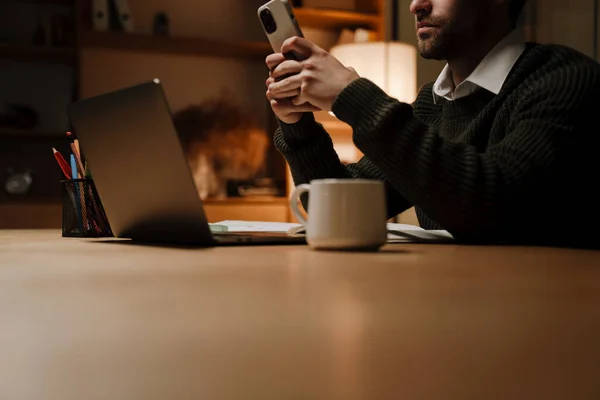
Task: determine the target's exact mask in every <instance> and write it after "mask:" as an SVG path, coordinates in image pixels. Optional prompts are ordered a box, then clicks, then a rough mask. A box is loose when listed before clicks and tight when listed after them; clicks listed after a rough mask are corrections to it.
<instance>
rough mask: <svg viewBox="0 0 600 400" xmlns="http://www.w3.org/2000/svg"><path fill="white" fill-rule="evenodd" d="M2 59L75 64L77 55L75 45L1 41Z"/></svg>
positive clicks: (0, 57) (0, 52)
mask: <svg viewBox="0 0 600 400" xmlns="http://www.w3.org/2000/svg"><path fill="white" fill-rule="evenodd" d="M0 59H9V60H12V61H22V62H33V63H47V64H66V65H74V64H75V62H76V59H77V56H76V53H75V49H74V48H73V47H66V46H65V47H58V46H34V45H25V44H23V45H21V44H6V43H0Z"/></svg>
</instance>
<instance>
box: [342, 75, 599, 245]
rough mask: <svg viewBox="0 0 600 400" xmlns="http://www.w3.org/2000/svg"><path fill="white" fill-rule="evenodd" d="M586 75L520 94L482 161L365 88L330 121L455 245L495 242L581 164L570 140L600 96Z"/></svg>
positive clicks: (550, 80)
mask: <svg viewBox="0 0 600 400" xmlns="http://www.w3.org/2000/svg"><path fill="white" fill-rule="evenodd" d="M588 69H589V70H588V71H580V72H582V75H584V76H583V77H581V78H578V81H577V82H574V80H573V79H569V78H572V75H569V71H568V70H567V69H566V68H565V69H564V70H560V71H555V72H553V73H551V74H548V75H546V76H544V77H543V78H540V80H539V82H536V83H535V84H533V85H531V87H529V88H526V89H524V94H523V96H522V97H521V99H522V101H520V102H519V103H520V104H517V106H516V107H515V108H514V109H513V110H512V112H511V115H510V117H509V118H510V123H509V125H508V132H507V133H506V136H505V137H504V139H503V140H502V141H500V142H499V143H495V144H492V145H490V146H489V147H488V148H487V150H486V151H485V152H479V151H478V150H477V149H476V148H475V147H474V146H473V145H470V144H467V143H458V142H455V141H451V140H447V139H445V138H443V137H442V136H441V135H440V132H438V131H435V130H434V129H432V128H431V127H428V126H426V125H424V124H423V123H421V122H420V121H419V120H418V119H417V118H416V117H415V116H414V115H413V109H412V107H411V106H410V105H408V104H405V103H401V102H399V101H398V100H396V99H394V98H391V97H389V96H387V95H386V93H385V92H383V91H382V90H381V89H380V88H379V87H378V86H376V85H375V84H374V83H372V82H371V81H369V80H367V79H364V78H360V79H358V80H356V81H354V82H352V83H351V84H350V85H349V86H347V87H346V88H345V89H344V90H343V91H342V93H340V95H339V96H338V97H337V99H336V101H335V102H334V104H333V112H334V113H335V115H336V116H337V117H338V118H340V119H341V120H343V121H345V122H347V123H348V124H349V125H350V126H352V128H353V130H354V137H353V138H354V143H355V144H356V145H357V147H358V148H359V149H360V150H361V151H362V152H363V153H364V154H365V156H367V157H369V159H370V160H371V161H372V162H373V164H375V165H376V166H377V167H378V168H379V169H380V170H381V171H383V174H384V175H385V177H386V179H387V180H388V181H389V182H391V184H392V185H393V186H394V187H395V188H396V189H397V190H399V191H400V192H401V193H402V194H403V195H404V196H405V197H406V198H407V199H408V201H410V202H411V203H413V204H414V205H415V206H416V207H420V208H421V209H422V210H423V211H424V212H425V213H426V214H427V215H428V216H429V217H431V218H432V219H434V220H435V221H436V222H438V223H440V224H441V225H442V226H443V227H444V228H445V229H447V230H448V231H449V232H450V233H452V234H453V235H454V236H455V237H457V238H468V240H478V239H477V238H484V239H482V240H483V241H485V240H487V239H490V240H495V239H494V236H495V235H502V233H501V231H502V229H504V228H503V227H505V228H506V229H511V228H510V226H511V225H512V229H513V230H514V228H515V226H517V227H518V226H519V224H518V221H516V218H518V217H516V215H517V214H518V213H516V212H515V210H516V208H517V207H523V206H524V207H526V208H527V210H526V212H527V213H532V214H535V212H536V204H537V206H538V208H539V204H542V203H540V202H543V201H548V200H547V199H548V197H543V196H542V194H541V193H543V194H544V195H547V194H548V192H550V190H551V189H549V187H550V186H553V185H555V183H554V182H556V178H557V176H558V173H557V171H560V169H561V168H563V169H564V166H565V165H566V164H568V163H569V160H572V159H573V158H574V157H576V155H575V154H577V148H580V147H581V143H579V144H577V143H576V142H577V139H574V138H573V137H574V133H577V132H574V131H577V130H578V127H579V128H581V129H580V130H579V132H580V133H581V130H583V128H582V124H585V122H586V121H587V122H590V119H589V118H587V119H586V118H585V117H584V116H585V115H586V114H590V115H593V112H591V110H590V108H593V106H592V107H590V106H587V104H596V103H595V102H592V101H591V99H593V98H594V97H596V96H598V95H599V94H598V93H597V92H598V87H599V85H600V80H599V79H598V73H597V71H596V70H595V69H592V68H591V67H590V68H588ZM571 73H572V71H571ZM582 82H585V84H582ZM574 86H577V90H574V89H573V87H574ZM578 136H579V137H581V135H578ZM532 188H536V189H533V190H532ZM538 188H541V190H540V191H539V193H540V194H538V193H536V191H537V189H538ZM524 203H528V204H524ZM541 217H543V218H546V219H547V215H544V216H541ZM511 219H512V220H511Z"/></svg>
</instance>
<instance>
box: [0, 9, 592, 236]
mask: <svg viewBox="0 0 600 400" xmlns="http://www.w3.org/2000/svg"><path fill="white" fill-rule="evenodd" d="M263 2H264V1H263V0H220V1H218V2H215V1H192V0H0V184H1V186H2V187H1V189H0V228H20V229H22V228H60V226H61V190H62V184H61V180H62V179H63V178H64V177H63V175H62V174H61V171H60V169H59V167H58V164H57V163H56V161H55V160H54V158H53V152H52V148H53V147H54V148H56V149H57V150H59V151H60V152H61V153H62V154H63V155H65V156H68V154H69V151H70V150H69V145H68V142H67V138H66V135H65V133H66V132H67V131H69V130H70V129H71V127H70V125H69V120H68V118H67V116H66V113H65V106H66V105H67V104H68V103H70V102H72V101H75V100H78V99H83V98H86V97H90V96H94V95H98V94H102V93H105V92H108V91H113V90H117V89H120V88H123V87H126V86H129V85H134V84H136V83H140V82H144V81H148V80H151V79H154V78H159V79H160V80H161V82H162V84H163V87H164V89H165V91H166V95H167V100H168V102H169V106H170V108H171V111H172V113H173V116H174V120H175V126H176V129H177V132H178V134H179V135H180V137H181V139H182V143H183V145H184V148H185V151H186V156H187V157H188V161H189V162H190V167H191V168H192V170H193V172H194V177H195V179H196V184H197V186H198V192H199V196H200V197H201V198H203V199H204V200H205V204H206V212H207V215H208V217H209V219H210V221H211V222H215V221H219V220H223V219H244V220H269V221H291V220H292V217H291V216H290V213H289V207H288V204H287V195H288V194H289V192H290V190H291V189H292V186H293V184H292V182H291V179H290V176H289V171H288V170H287V168H286V164H285V162H284V160H283V158H282V157H281V156H280V155H279V153H278V152H277V151H276V150H275V149H274V147H273V145H272V133H273V131H274V130H275V128H276V122H275V120H274V118H273V115H272V113H271V110H270V108H269V105H268V102H267V100H266V98H265V86H264V80H265V79H266V77H267V69H266V66H265V64H264V58H265V57H266V56H267V55H268V54H269V53H270V52H271V49H270V46H269V44H268V42H267V40H266V38H265V36H264V33H263V31H262V28H261V26H260V23H259V20H258V17H257V14H256V10H257V8H258V7H259V6H260V5H262V4H263ZM597 3H598V0H571V1H558V0H545V1H534V0H530V1H529V4H528V5H527V10H526V13H525V15H524V16H523V19H522V24H521V28H522V29H523V31H524V33H525V36H526V38H527V39H528V40H535V41H539V42H554V43H561V44H567V45H570V46H572V47H575V48H576V49H578V50H580V51H582V52H584V53H586V54H588V55H589V56H591V57H594V58H596V59H597V54H598V35H599V32H598V18H599V17H600V14H599V12H598V4H597ZM292 5H293V7H294V12H295V14H296V17H297V20H298V22H299V24H300V26H301V28H302V29H303V31H304V34H305V36H306V37H307V38H309V39H311V40H313V41H314V42H316V43H317V44H318V45H319V46H321V47H323V48H325V49H326V50H329V51H331V52H332V53H334V54H335V55H336V56H339V57H340V58H342V59H343V61H344V62H346V63H347V64H351V65H353V66H355V67H356V68H357V70H358V72H359V73H362V74H363V75H367V77H370V78H372V79H373V80H375V81H376V82H377V83H379V84H380V85H382V87H384V89H385V90H386V91H388V92H389V93H390V94H392V95H395V96H397V97H398V98H402V99H403V100H405V101H412V100H413V99H414V97H415V95H416V92H417V89H418V88H419V87H420V86H421V85H423V84H424V83H426V82H428V81H431V80H434V79H435V78H436V77H437V75H438V74H439V72H440V71H441V69H442V67H443V65H444V64H443V63H442V62H436V61H426V60H422V59H420V58H419V57H417V56H416V50H415V48H414V45H415V43H416V38H415V30H414V20H413V16H412V15H411V14H410V12H409V10H408V7H409V1H391V0H301V1H300V0H297V1H293V2H292ZM365 61H367V62H365ZM361 71H362V72H361ZM317 118H318V119H319V121H321V122H322V123H323V124H324V125H325V127H326V128H327V129H328V131H329V132H330V133H331V135H332V137H333V139H334V143H335V146H336V149H337V150H338V152H339V154H340V157H341V158H342V160H343V161H344V162H352V161H355V160H356V159H358V158H359V157H360V156H361V155H360V153H359V152H358V151H357V150H356V148H354V146H353V144H352V140H351V130H350V129H349V127H348V126H347V125H345V124H344V123H341V122H340V121H338V120H336V119H335V117H334V116H331V115H329V114H327V113H318V115H317ZM225 120H226V121H228V123H227V124H223V123H222V121H225ZM75 133H76V132H75ZM82 151H83V153H84V155H85V148H82ZM90 167H91V169H92V171H93V166H90ZM100 196H102V194H101V193H100ZM403 218H404V220H403ZM404 221H406V222H412V221H414V219H413V216H412V215H411V214H410V213H409V212H408V213H406V214H405V215H404V216H401V217H400V218H399V222H404Z"/></svg>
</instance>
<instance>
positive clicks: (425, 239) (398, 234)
mask: <svg viewBox="0 0 600 400" xmlns="http://www.w3.org/2000/svg"><path fill="white" fill-rule="evenodd" d="M209 225H210V228H211V230H212V231H213V232H219V231H220V232H223V231H227V232H274V233H289V234H299V233H304V228H303V227H302V225H301V224H297V223H289V222H265V221H237V220H225V221H220V222H217V223H214V224H209ZM387 229H388V242H389V243H447V242H453V241H454V238H453V237H452V235H451V234H450V233H448V232H447V231H443V230H435V231H432V230H425V229H423V228H421V227H419V226H416V225H409V224H395V223H388V224H387Z"/></svg>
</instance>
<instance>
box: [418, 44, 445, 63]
mask: <svg viewBox="0 0 600 400" xmlns="http://www.w3.org/2000/svg"><path fill="white" fill-rule="evenodd" d="M418 49H419V55H420V56H421V57H422V58H424V59H426V60H443V59H444V58H443V57H442V54H441V53H440V51H438V49H436V48H435V47H434V46H428V45H423V44H422V43H419V46H418Z"/></svg>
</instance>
